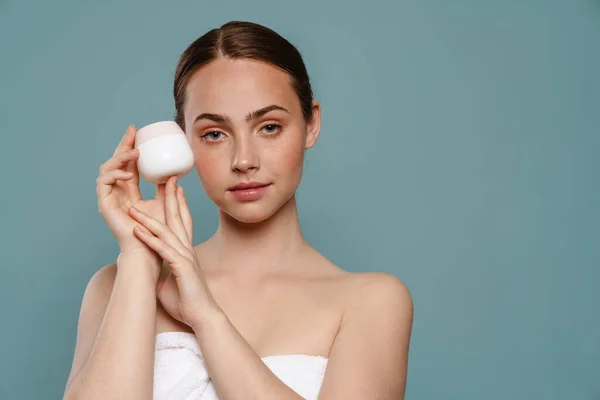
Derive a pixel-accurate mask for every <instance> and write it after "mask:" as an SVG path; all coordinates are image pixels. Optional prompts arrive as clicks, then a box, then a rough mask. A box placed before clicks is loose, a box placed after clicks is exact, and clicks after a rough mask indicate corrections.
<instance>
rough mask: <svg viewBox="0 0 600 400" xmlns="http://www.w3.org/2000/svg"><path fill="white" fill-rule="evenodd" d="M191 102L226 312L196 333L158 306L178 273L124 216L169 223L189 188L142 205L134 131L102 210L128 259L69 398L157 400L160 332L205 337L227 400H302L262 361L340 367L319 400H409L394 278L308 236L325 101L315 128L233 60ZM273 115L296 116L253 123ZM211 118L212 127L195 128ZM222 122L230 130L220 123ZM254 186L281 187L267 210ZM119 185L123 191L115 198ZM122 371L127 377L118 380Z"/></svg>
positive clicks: (208, 275)
mask: <svg viewBox="0 0 600 400" xmlns="http://www.w3.org/2000/svg"><path fill="white" fill-rule="evenodd" d="M186 100H187V101H186V104H185V110H184V116H185V125H186V132H185V133H186V135H187V136H188V138H189V139H190V143H191V146H192V150H193V152H194V157H195V170H196V172H197V174H198V177H199V179H200V181H201V183H202V186H203V187H204V190H205V191H206V193H207V195H208V197H209V198H210V199H211V200H212V201H213V202H214V203H215V204H216V205H217V207H218V209H219V227H218V229H217V231H216V232H215V234H214V235H213V236H211V237H210V238H209V239H208V240H206V241H205V242H203V243H200V244H198V245H196V246H193V252H194V253H195V254H196V256H197V259H198V261H199V263H198V264H199V266H200V269H201V271H202V275H203V277H204V279H203V281H204V282H205V283H206V287H207V288H208V289H209V291H210V295H211V297H210V298H209V299H210V300H211V301H212V300H213V299H214V301H215V302H216V303H217V304H218V306H219V311H220V312H219V313H215V314H214V315H215V317H214V318H210V321H209V320H208V319H207V320H206V321H205V324H203V325H205V326H202V327H201V328H200V329H196V331H195V330H194V329H192V328H191V327H190V326H189V325H186V324H185V323H183V322H180V321H179V320H177V319H175V318H173V317H172V316H171V315H170V314H169V313H168V312H167V311H166V310H165V309H164V308H163V307H162V304H161V302H160V301H156V308H154V307H149V306H148V304H149V303H152V304H153V303H154V294H153V293H152V291H154V290H155V285H156V279H157V277H158V274H159V272H160V273H161V276H165V275H166V274H167V273H168V272H169V271H168V270H169V268H170V266H169V264H168V263H166V262H163V263H162V271H161V267H160V260H158V261H157V262H156V263H155V260H156V259H155V257H154V256H153V255H152V254H151V253H149V252H148V253H147V254H146V250H147V249H145V248H144V246H141V245H140V244H141V243H138V242H136V241H132V240H130V238H129V236H127V235H125V234H124V233H123V232H127V231H128V230H129V229H130V225H132V222H133V221H134V220H128V219H126V218H124V215H125V214H124V213H125V212H126V210H129V206H130V205H135V206H136V207H138V208H140V209H142V210H143V211H144V212H145V213H147V214H148V215H149V216H154V217H155V218H157V219H158V220H160V219H161V217H163V215H162V214H163V213H162V208H163V202H164V201H165V199H166V200H169V198H170V199H171V200H172V201H167V203H169V204H171V205H172V204H174V203H173V202H174V201H176V200H174V199H175V194H174V193H175V186H174V183H173V181H171V184H169V185H167V187H165V186H164V185H161V186H158V187H157V196H156V198H155V199H151V200H141V195H140V194H139V192H138V190H137V189H136V188H137V182H136V181H135V180H136V179H137V178H135V179H134V178H133V177H132V175H129V176H126V175H124V173H123V172H118V171H117V168H119V165H123V164H124V163H127V162H128V160H133V159H135V157H136V155H135V154H131V152H130V149H131V147H132V144H133V137H134V134H135V131H134V130H132V129H131V128H130V130H128V133H127V134H126V135H125V137H124V139H123V141H122V144H120V145H119V147H118V149H117V151H116V155H115V157H114V159H111V160H110V161H109V162H107V163H105V164H104V165H103V166H102V167H101V171H100V172H101V176H100V177H99V179H98V181H97V185H98V193H99V198H104V199H105V200H103V202H102V210H101V211H103V212H104V214H106V216H109V215H110V218H108V219H109V220H110V224H109V227H110V228H111V230H112V231H113V233H115V236H116V237H117V238H119V237H122V238H121V241H122V243H121V242H120V244H121V248H122V251H121V256H122V257H123V259H122V260H121V262H120V264H119V261H118V262H117V263H115V264H111V265H108V266H106V267H104V268H102V269H101V270H100V271H98V273H96V274H95V275H94V277H93V278H92V280H91V281H90V283H89V284H88V288H87V289H86V295H85V297H84V300H83V304H82V309H81V313H80V319H79V325H78V340H77V345H76V350H75V355H74V361H73V366H72V371H71V374H70V376H69V379H68V383H67V390H68V387H69V386H68V385H69V384H70V382H72V381H73V379H74V377H75V376H76V375H77V374H79V373H80V372H81V374H82V376H81V378H80V379H78V380H77V381H74V382H76V383H74V389H73V390H72V391H71V395H72V396H75V397H69V398H79V397H77V393H78V392H80V391H83V393H85V396H89V395H90V394H91V393H95V394H98V393H101V391H102V390H103V389H104V388H105V387H106V382H111V385H112V387H113V390H114V391H116V392H119V393H127V394H129V395H131V396H132V397H131V398H133V397H135V396H137V397H136V398H147V396H148V395H149V394H148V393H140V388H144V390H149V389H151V384H152V382H151V378H152V372H153V371H152V370H151V368H152V364H151V359H152V356H153V355H152V353H151V352H150V349H151V348H152V347H153V344H152V343H151V342H152V341H153V337H152V335H150V332H149V330H150V329H151V327H152V326H155V328H156V329H155V332H156V333H157V334H159V333H162V332H170V331H184V332H190V333H195V334H196V336H197V337H198V338H199V342H201V343H203V344H205V345H206V348H204V351H203V353H204V355H205V359H206V364H207V367H208V369H209V373H211V378H212V381H213V383H214V385H215V387H216V389H217V390H218V392H219V394H220V395H221V396H223V399H237V398H249V397H248V395H249V394H250V393H251V392H252V393H253V394H254V395H255V397H256V398H261V399H265V398H277V399H290V400H292V399H298V398H299V396H298V395H297V394H296V393H294V392H293V391H292V390H290V389H289V388H288V387H287V386H285V385H284V384H283V383H282V382H281V381H280V380H279V379H278V378H277V377H275V375H273V374H272V373H271V371H269V370H268V368H266V367H265V365H264V364H263V363H262V361H261V360H260V359H259V358H258V357H265V356H269V355H279V354H308V355H320V356H323V357H326V358H328V364H327V370H326V374H325V377H324V380H323V384H322V386H321V391H320V393H319V399H334V398H344V399H348V400H352V399H365V398H373V399H374V398H377V399H390V400H391V399H400V398H403V396H404V391H405V383H406V371H407V363H408V347H409V340H410V333H411V329H412V319H413V305H412V300H411V296H410V293H409V292H408V290H407V289H406V287H405V286H404V284H403V283H402V282H401V281H400V280H399V279H398V278H396V277H395V276H393V275H390V274H386V273H379V272H377V273H376V272H369V273H350V272H348V271H345V270H344V269H342V268H340V267H338V266H337V265H335V264H333V263H332V262H330V261H329V260H327V259H326V258H325V257H324V256H323V255H321V254H320V253H319V252H318V251H316V250H315V249H314V248H312V247H311V246H310V245H309V244H308V243H307V242H306V240H305V239H304V237H303V235H302V232H301V229H300V225H299V219H298V210H297V207H296V197H295V192H296V190H297V188H298V185H299V184H300V180H301V177H302V166H303V162H304V154H305V151H306V150H307V149H310V148H311V147H313V146H314V145H315V143H316V142H317V139H318V137H319V133H320V126H321V124H320V121H321V108H320V105H319V103H318V102H317V101H313V103H312V110H313V114H314V115H313V118H312V119H311V120H310V121H305V120H304V119H303V116H302V112H301V108H300V102H299V99H298V97H297V96H296V94H295V92H294V90H293V89H292V86H291V85H290V78H289V77H288V75H287V74H286V73H285V72H283V71H281V70H279V69H277V68H276V67H273V66H271V65H269V64H266V63H262V62H258V61H252V60H247V59H238V60H230V59H225V58H219V59H217V60H215V61H213V62H211V63H210V64H208V65H205V66H203V67H202V68H201V69H200V70H198V71H196V72H195V73H194V75H193V76H192V78H191V80H190V82H189V84H188V87H187V99H186ZM272 105H276V106H277V107H278V108H279V107H280V108H283V109H285V110H281V109H276V110H275V109H273V110H270V111H268V112H266V113H263V114H262V115H260V116H259V117H257V118H253V119H248V118H246V117H247V116H248V115H252V113H254V112H255V111H256V110H261V109H264V107H267V106H272ZM206 113H208V114H210V115H212V117H211V118H202V119H200V120H199V121H197V122H196V123H195V122H194V120H195V119H196V117H197V116H198V115H201V114H206ZM215 115H220V116H222V119H223V121H215ZM216 119H219V118H216ZM115 180H120V181H119V182H117V183H116V184H115ZM247 181H259V182H263V183H269V184H270V185H269V187H268V188H267V190H266V192H265V195H264V196H263V197H262V198H261V199H259V200H255V201H251V202H240V201H238V200H236V199H235V198H234V197H233V196H232V194H231V193H230V192H229V188H230V187H231V186H233V185H235V184H237V183H240V182H247ZM125 182H128V183H125ZM110 185H113V186H115V187H113V189H111V191H109V190H108V186H110ZM128 185H130V186H131V187H129V186H128ZM118 190H121V191H122V192H123V193H120V192H119V191H118ZM124 193H130V194H132V195H130V196H129V197H127V196H124V195H123V194H124ZM165 193H166V198H165ZM113 194H114V200H112V202H111V197H110V196H113ZM169 196H171V197H169ZM119 199H120V200H119ZM188 201H189V200H188ZM191 203H192V204H193V200H192V201H191ZM167 206H168V204H165V206H164V207H166V208H165V210H166V209H167V208H170V207H167ZM109 210H110V213H109V212H108V211H109ZM129 215H131V211H130V214H129ZM188 217H189V215H188ZM135 219H136V220H137V221H138V222H141V219H139V218H135ZM188 219H189V218H188ZM188 222H190V221H188ZM194 223H195V224H197V223H199V222H198V221H194ZM200 223H201V222H200ZM146 226H147V225H146ZM146 243H147V242H146ZM190 245H191V244H190ZM121 256H120V257H121ZM117 265H120V267H119V268H118V269H117ZM139 265H147V266H148V267H150V268H148V269H147V270H146V269H140V268H139ZM153 265H154V266H155V267H154V268H151V267H152V266H153ZM117 270H118V271H119V273H118V274H117ZM132 287H133V289H132ZM221 311H222V312H221ZM220 315H224V316H226V318H221V317H220ZM155 317H156V318H155ZM124 320H132V321H133V322H132V324H130V325H129V326H128V329H121V328H120V326H121V325H122V321H124ZM134 322H135V326H133V325H134ZM92 348H93V349H94V350H93V354H92V353H90V352H92ZM88 355H90V357H89V359H88ZM86 360H88V361H87V362H86ZM116 360H118V362H119V365H120V367H121V368H120V371H121V372H118V373H117V374H114V373H113V372H111V371H113V370H114V368H113V366H114V364H115V362H116ZM84 365H86V367H85V368H83V366H84ZM232 365H235V366H236V368H235V370H232V368H231V366H232ZM231 382H236V384H235V385H231ZM115 385H117V386H116V387H115ZM86 398H88V397H86Z"/></svg>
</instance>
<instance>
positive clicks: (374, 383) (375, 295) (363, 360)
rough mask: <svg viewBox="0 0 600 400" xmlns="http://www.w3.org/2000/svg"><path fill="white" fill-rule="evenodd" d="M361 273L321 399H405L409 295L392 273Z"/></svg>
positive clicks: (325, 380) (410, 319) (409, 326)
mask: <svg viewBox="0 0 600 400" xmlns="http://www.w3.org/2000/svg"><path fill="white" fill-rule="evenodd" d="M361 275H364V276H361V277H360V281H359V284H358V285H356V286H355V288H356V289H354V290H353V291H352V292H353V293H351V296H352V298H353V300H352V301H351V304H349V305H348V307H347V308H346V310H345V311H344V316H343V319H342V323H341V326H340V330H339V332H338V334H337V336H336V338H335V341H334V343H333V346H332V348H331V352H330V355H329V362H328V364H327V370H326V373H325V377H324V379H323V384H322V386H321V391H320V393H319V399H333V398H336V399H337V398H343V399H348V400H352V399H375V398H377V399H401V398H404V392H405V388H406V373H407V365H408V348H409V342H410V334H411V330H412V321H413V303H412V298H411V295H410V293H409V291H408V289H407V288H406V286H405V285H404V284H403V283H402V281H401V280H400V279H398V278H396V277H395V276H393V275H390V274H386V273H365V274H361Z"/></svg>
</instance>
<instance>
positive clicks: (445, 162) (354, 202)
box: [0, 0, 600, 400]
mask: <svg viewBox="0 0 600 400" xmlns="http://www.w3.org/2000/svg"><path fill="white" fill-rule="evenodd" d="M234 19H241V20H250V21H254V22H258V23H262V24H265V25H267V26H269V27H271V28H273V29H275V30H276V31H278V32H279V33H280V34H282V35H283V36H285V37H286V38H288V39H289V40H290V41H291V42H292V43H293V44H295V45H296V46H297V47H298V48H299V49H300V51H301V52H302V54H303V55H304V57H305V61H306V64H307V67H308V69H309V73H310V75H311V78H312V80H313V85H314V88H315V93H316V96H317V98H318V99H319V100H320V101H321V103H322V106H323V126H322V133H321V138H320V139H319V142H318V143H317V146H316V147H315V148H313V149H311V150H310V151H309V152H308V154H307V162H306V170H305V174H304V177H303V181H302V184H301V187H300V189H299V192H298V201H299V210H300V214H301V220H302V226H303V229H304V233H305V235H306V237H307V239H308V240H309V242H310V243H311V244H312V245H313V246H314V247H316V248H317V249H318V250H319V251H321V252H322V253H323V254H324V255H325V256H326V257H328V258H329V259H330V260H332V261H333V262H335V263H336V264H338V265H340V266H341V267H343V268H345V269H347V270H350V271H385V272H389V273H392V274H394V275H396V276H398V277H399V278H401V279H402V280H403V281H404V282H405V283H406V284H407V286H408V287H409V289H410V290H411V292H412V295H413V299H414V302H415V321H414V329H413V336H412V342H411V353H410V362H409V375H408V388H407V396H406V398H407V399H423V400H429V399H457V400H458V399H461V400H467V399H490V400H491V399H503V400H504V399H548V400H550V399H599V398H600V379H599V376H600V318H599V311H598V306H599V305H600V293H599V291H598V289H597V285H598V282H599V280H600V273H599V269H598V266H599V264H600V243H599V242H600V240H599V238H600V230H599V228H598V226H599V222H600V213H599V211H598V206H599V204H600V191H599V188H598V172H599V170H600V168H599V167H600V165H599V164H600V163H599V161H598V150H599V145H600V139H599V134H600V1H597V0H596V1H592V0H586V1H584V0H572V1H566V0H565V1H534V0H529V1H528V0H510V1H509V0H505V1H476V0H454V1H446V0H437V1H436V0H406V1H395V2H392V1H389V2H385V1H379V0H371V1H369V2H356V1H341V0H339V1H316V0H310V1H302V2H300V1H295V2H291V1H287V2H282V1H261V0H255V1H252V2H248V1H241V0H240V1H225V2H218V1H210V2H208V1H177V2H162V1H141V0H140V1H126V2H123V1H114V0H113V1H103V2H94V3H92V2H82V1H52V2H48V1H22V2H21V1H16V0H0V44H1V49H0V58H1V62H0V113H1V114H0V132H1V134H2V145H1V146H0V149H1V153H2V157H0V160H1V161H0V162H1V163H2V164H1V165H0V167H1V168H0V170H1V171H2V181H3V185H2V189H1V190H2V195H1V196H0V201H1V204H0V206H1V207H0V210H1V212H2V215H1V221H2V222H1V223H0V227H1V228H0V229H1V231H0V235H1V237H0V239H1V241H0V245H1V246H2V248H1V255H2V258H3V262H2V267H1V268H2V275H1V278H0V279H1V280H0V293H1V295H2V298H1V302H0V304H1V307H2V309H1V312H2V314H1V315H2V328H0V399H42V398H43V399H58V398H60V397H61V396H62V392H63V389H64V385H65V382H66V379H67V375H68V373H69V370H70V367H71V360H72V356H73V348H74V344H75V335H76V325H77V318H78V312H79V306H80V302H81V298H82V295H83V292H84V289H85V286H86V284H87V281H88V280H89V278H90V277H91V276H92V274H93V273H94V272H95V271H96V270H98V269H99V268H100V267H102V266H103V265H105V264H108V263H111V262H113V261H114V260H115V258H116V256H117V250H118V249H117V246H116V243H115V241H114V238H113V237H112V235H111V234H110V232H109V231H108V229H107V228H106V226H105V224H104V222H103V221H102V219H101V217H100V215H99V214H98V211H97V202H96V197H95V196H96V195H95V179H96V176H97V173H98V166H99V165H100V164H101V163H102V162H104V161H105V160H106V159H107V158H108V157H110V155H111V154H112V152H113V150H114V147H115V146H116V145H117V143H118V141H119V140H120V137H121V136H122V135H123V133H124V131H125V130H126V128H127V126H128V125H129V124H131V123H133V124H135V125H136V126H138V127H141V126H143V125H145V124H148V123H151V122H154V121H158V120H163V119H170V118H172V116H173V112H174V107H173V99H172V78H173V73H174V70H175V66H176V62H177V57H178V56H179V54H180V53H181V52H182V51H183V50H184V49H185V47H186V46H187V45H188V44H189V43H191V41H193V40H194V39H195V38H197V37H198V36H200V35H201V34H203V33H204V32H206V31H207V30H209V29H211V28H214V27H218V26H220V25H221V24H222V23H225V22H227V21H229V20H234ZM182 184H183V185H184V186H185V188H186V193H187V194H188V197H189V198H191V199H192V201H191V204H190V207H191V209H192V212H193V216H194V221H195V237H196V241H198V242H199V241H201V240H204V239H206V238H208V237H209V235H211V234H212V232H213V231H214V230H215V229H216V226H217V213H216V208H215V207H214V205H213V204H212V203H211V202H210V201H209V200H208V198H207V197H206V196H205V194H204V191H203V189H202V187H201V185H200V184H199V180H198V178H197V175H196V174H195V171H194V172H193V173H190V174H189V175H188V176H186V177H185V178H184V179H183V180H182ZM142 189H143V192H144V194H145V195H153V191H154V188H153V186H151V185H149V184H146V183H145V182H144V184H143V186H142Z"/></svg>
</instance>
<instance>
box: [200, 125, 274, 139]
mask: <svg viewBox="0 0 600 400" xmlns="http://www.w3.org/2000/svg"><path fill="white" fill-rule="evenodd" d="M268 126H270V127H275V128H277V131H276V132H275V133H268V134H267V136H277V135H278V134H279V133H280V132H281V128H282V127H281V125H279V124H267V125H265V126H263V127H262V128H261V130H263V129H265V128H266V127H268ZM212 133H219V134H223V133H222V132H220V131H209V132H206V133H205V134H203V135H201V136H200V138H201V139H203V140H207V139H206V137H207V136H208V135H210V134H212ZM207 141H208V142H217V141H218V139H217V140H207Z"/></svg>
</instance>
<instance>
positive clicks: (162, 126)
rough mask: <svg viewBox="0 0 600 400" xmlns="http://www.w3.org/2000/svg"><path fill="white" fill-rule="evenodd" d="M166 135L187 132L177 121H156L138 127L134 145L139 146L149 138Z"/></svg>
mask: <svg viewBox="0 0 600 400" xmlns="http://www.w3.org/2000/svg"><path fill="white" fill-rule="evenodd" d="M164 135H185V132H184V131H183V130H182V129H181V128H180V127H179V125H177V123H176V122H175V121H159V122H154V123H152V124H150V125H146V126H144V127H143V128H140V129H138V131H137V132H136V134H135V145H134V147H136V148H137V147H138V146H139V145H140V144H142V143H144V142H146V141H148V140H151V139H154V138H157V137H160V136H164Z"/></svg>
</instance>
